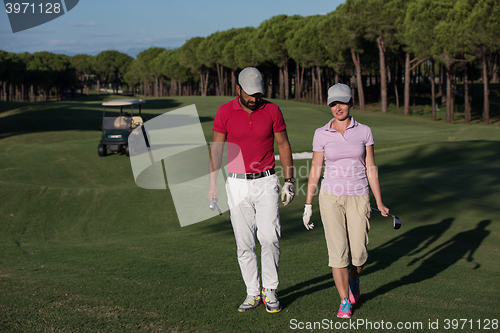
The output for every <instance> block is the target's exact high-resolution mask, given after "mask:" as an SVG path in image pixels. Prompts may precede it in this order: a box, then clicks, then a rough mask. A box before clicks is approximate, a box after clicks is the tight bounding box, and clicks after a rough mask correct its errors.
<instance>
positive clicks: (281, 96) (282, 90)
mask: <svg viewBox="0 0 500 333" xmlns="http://www.w3.org/2000/svg"><path fill="white" fill-rule="evenodd" d="M279 76H280V79H279V80H280V99H285V84H284V81H285V78H284V73H283V67H280V70H279Z"/></svg>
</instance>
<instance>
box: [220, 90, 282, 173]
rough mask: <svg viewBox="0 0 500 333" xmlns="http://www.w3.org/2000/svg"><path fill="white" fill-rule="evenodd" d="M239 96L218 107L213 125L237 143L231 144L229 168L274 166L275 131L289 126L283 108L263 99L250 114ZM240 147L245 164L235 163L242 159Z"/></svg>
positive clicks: (254, 169)
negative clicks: (239, 158)
mask: <svg viewBox="0 0 500 333" xmlns="http://www.w3.org/2000/svg"><path fill="white" fill-rule="evenodd" d="M238 98H239V97H237V98H235V99H233V100H232V101H230V102H228V103H226V104H223V105H222V106H221V107H220V108H219V110H217V114H216V115H215V120H214V127H213V130H214V131H216V132H219V133H223V134H225V135H226V141H227V142H228V143H234V144H235V145H230V144H228V171H229V172H232V173H257V172H263V171H266V170H268V169H271V168H274V133H276V132H281V131H283V130H284V129H285V128H286V125H285V120H284V119H283V114H282V113H281V110H280V108H279V107H278V106H277V105H276V104H274V103H271V102H268V101H266V100H261V105H260V107H259V108H258V109H257V110H256V111H253V112H252V113H248V112H246V111H245V110H243V109H242V107H241V106H240V103H238ZM238 147H239V150H241V156H242V157H243V163H231V161H236V160H238V158H237V156H238V155H239V153H240V152H239V151H238ZM242 164H244V165H242Z"/></svg>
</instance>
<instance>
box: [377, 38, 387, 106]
mask: <svg viewBox="0 0 500 333" xmlns="http://www.w3.org/2000/svg"><path fill="white" fill-rule="evenodd" d="M377 45H378V54H379V58H380V97H381V107H382V112H384V113H385V112H387V76H386V68H385V45H384V37H383V36H382V35H380V36H378V37H377Z"/></svg>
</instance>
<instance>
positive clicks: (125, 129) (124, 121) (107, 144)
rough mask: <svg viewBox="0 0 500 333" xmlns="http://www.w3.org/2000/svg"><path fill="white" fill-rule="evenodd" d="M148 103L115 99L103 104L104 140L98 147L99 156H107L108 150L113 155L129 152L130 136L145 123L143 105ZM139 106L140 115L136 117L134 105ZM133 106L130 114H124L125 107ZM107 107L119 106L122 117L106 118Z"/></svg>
mask: <svg viewBox="0 0 500 333" xmlns="http://www.w3.org/2000/svg"><path fill="white" fill-rule="evenodd" d="M144 103H146V101H144V100H141V99H115V100H113V101H106V102H104V103H102V105H103V106H104V110H103V113H102V139H101V143H99V146H98V147H97V153H98V154H99V156H105V155H106V152H107V150H109V151H111V152H113V153H119V152H125V154H126V155H127V156H130V155H129V151H128V136H129V135H130V132H132V131H133V130H134V128H136V127H138V126H141V125H142V123H143V121H142V117H141V104H144ZM135 104H139V115H138V116H134V105H135ZM129 105H130V106H131V110H130V113H128V112H124V111H123V107H124V106H129ZM106 106H119V107H120V115H119V116H118V117H106Z"/></svg>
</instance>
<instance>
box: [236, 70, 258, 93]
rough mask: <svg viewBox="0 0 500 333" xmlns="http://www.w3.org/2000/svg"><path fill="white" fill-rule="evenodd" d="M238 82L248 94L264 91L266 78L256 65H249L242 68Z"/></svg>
mask: <svg viewBox="0 0 500 333" xmlns="http://www.w3.org/2000/svg"><path fill="white" fill-rule="evenodd" d="M238 83H239V84H240V86H241V88H243V90H244V91H245V92H246V93H247V94H248V95H253V94H257V93H261V94H263V93H264V80H263V79H262V75H261V74H260V72H259V70H258V69H257V68H255V67H247V68H245V69H244V70H242V71H241V72H240V75H239V76H238Z"/></svg>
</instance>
